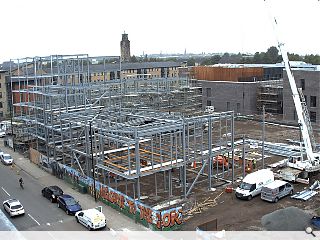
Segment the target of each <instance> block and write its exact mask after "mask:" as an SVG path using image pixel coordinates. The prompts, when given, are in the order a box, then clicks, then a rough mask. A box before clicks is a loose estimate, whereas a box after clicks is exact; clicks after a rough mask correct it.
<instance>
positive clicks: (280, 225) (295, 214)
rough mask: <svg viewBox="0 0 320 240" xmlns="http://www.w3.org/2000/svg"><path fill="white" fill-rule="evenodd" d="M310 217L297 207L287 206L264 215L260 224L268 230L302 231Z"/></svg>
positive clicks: (308, 222)
mask: <svg viewBox="0 0 320 240" xmlns="http://www.w3.org/2000/svg"><path fill="white" fill-rule="evenodd" d="M311 218H312V216H311V215H310V214H308V213H306V212H305V211H303V210H301V209H299V208H297V207H287V208H284V209H280V210H277V211H274V212H272V213H269V214H266V215H264V216H263V217H262V218H261V224H262V226H263V227H264V228H265V229H266V230H268V231H304V230H305V228H306V227H307V226H309V225H310V220H311Z"/></svg>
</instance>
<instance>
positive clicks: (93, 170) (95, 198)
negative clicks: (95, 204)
mask: <svg viewBox="0 0 320 240" xmlns="http://www.w3.org/2000/svg"><path fill="white" fill-rule="evenodd" d="M92 120H93V119H92ZM92 120H91V121H90V122H89V131H90V144H91V150H90V151H91V170H92V178H93V194H94V200H95V201H97V194H96V193H97V192H96V191H97V190H96V173H95V172H96V171H95V167H94V163H93V143H92Z"/></svg>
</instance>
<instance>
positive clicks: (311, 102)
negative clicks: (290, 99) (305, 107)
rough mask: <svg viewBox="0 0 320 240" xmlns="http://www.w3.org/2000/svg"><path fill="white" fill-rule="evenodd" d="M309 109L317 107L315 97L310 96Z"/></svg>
mask: <svg viewBox="0 0 320 240" xmlns="http://www.w3.org/2000/svg"><path fill="white" fill-rule="evenodd" d="M310 107H317V97H316V96H310Z"/></svg>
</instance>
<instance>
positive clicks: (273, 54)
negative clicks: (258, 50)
mask: <svg viewBox="0 0 320 240" xmlns="http://www.w3.org/2000/svg"><path fill="white" fill-rule="evenodd" d="M265 59H266V61H267V62H266V63H277V62H278V59H279V50H278V49H277V48H276V47H274V46H272V47H269V48H268V50H267V52H266V54H265Z"/></svg>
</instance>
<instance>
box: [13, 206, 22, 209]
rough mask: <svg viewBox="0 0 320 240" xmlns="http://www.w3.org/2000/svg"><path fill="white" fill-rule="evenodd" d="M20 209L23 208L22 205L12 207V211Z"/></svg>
mask: <svg viewBox="0 0 320 240" xmlns="http://www.w3.org/2000/svg"><path fill="white" fill-rule="evenodd" d="M19 208H22V206H21V205H14V206H12V207H11V209H19Z"/></svg>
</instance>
